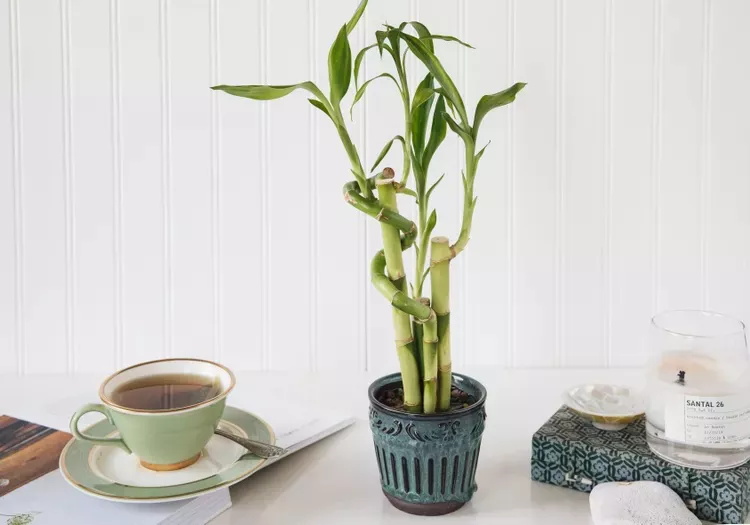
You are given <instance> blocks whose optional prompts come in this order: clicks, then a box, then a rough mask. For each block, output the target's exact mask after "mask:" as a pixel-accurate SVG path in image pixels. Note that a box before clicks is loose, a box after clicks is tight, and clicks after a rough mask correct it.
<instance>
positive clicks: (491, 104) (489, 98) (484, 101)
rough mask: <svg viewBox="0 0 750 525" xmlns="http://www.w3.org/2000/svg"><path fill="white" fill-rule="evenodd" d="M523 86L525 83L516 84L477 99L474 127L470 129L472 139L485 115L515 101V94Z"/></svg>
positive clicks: (477, 132)
mask: <svg viewBox="0 0 750 525" xmlns="http://www.w3.org/2000/svg"><path fill="white" fill-rule="evenodd" d="M524 86H526V84H525V83H523V82H517V83H516V84H513V85H512V86H511V87H509V88H508V89H504V90H503V91H500V92H498V93H493V94H492V95H485V96H483V97H482V98H480V99H479V103H477V110H476V111H475V112H474V126H473V127H472V129H473V134H474V137H476V136H477V135H478V134H479V124H481V123H482V120H483V119H484V117H485V116H486V115H487V113H489V112H490V111H492V110H493V109H495V108H499V107H501V106H505V105H507V104H510V103H511V102H513V101H514V100H516V94H518V92H519V91H521V90H522V89H523V88H524Z"/></svg>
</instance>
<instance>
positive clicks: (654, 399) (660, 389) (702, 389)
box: [646, 351, 748, 431]
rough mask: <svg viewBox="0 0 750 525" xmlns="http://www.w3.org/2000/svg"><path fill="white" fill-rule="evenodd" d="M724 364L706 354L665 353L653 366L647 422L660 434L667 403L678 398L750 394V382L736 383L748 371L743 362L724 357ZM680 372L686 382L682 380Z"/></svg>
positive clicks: (649, 382) (649, 379)
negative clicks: (748, 383) (749, 392)
mask: <svg viewBox="0 0 750 525" xmlns="http://www.w3.org/2000/svg"><path fill="white" fill-rule="evenodd" d="M721 357H722V358H724V359H722V360H721V361H720V360H719V359H717V358H714V357H712V356H708V355H706V354H704V353H698V352H687V351H675V352H664V353H663V354H662V355H661V356H660V358H659V359H658V361H657V362H656V363H655V364H654V365H653V366H651V367H650V368H651V370H650V373H649V378H648V397H649V402H648V408H647V409H646V417H647V418H648V421H649V422H650V423H651V424H652V425H654V426H655V427H657V428H658V429H660V430H662V431H663V430H664V426H665V421H664V420H665V410H666V405H667V403H670V402H673V401H674V399H675V396H682V395H694V396H727V395H732V394H739V393H741V392H748V385H747V382H743V381H737V379H739V378H740V376H741V375H742V374H743V373H744V371H745V369H746V368H747V365H746V363H745V362H744V360H743V361H742V362H737V359H732V358H731V357H730V356H727V355H722V356H721ZM680 372H684V379H683V380H682V381H681V380H680Z"/></svg>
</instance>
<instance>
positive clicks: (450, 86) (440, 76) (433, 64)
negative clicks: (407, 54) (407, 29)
mask: <svg viewBox="0 0 750 525" xmlns="http://www.w3.org/2000/svg"><path fill="white" fill-rule="evenodd" d="M399 34H400V36H401V38H402V39H403V40H404V41H405V42H406V44H407V45H408V46H409V49H410V50H411V52H412V53H414V56H416V57H417V59H418V60H419V61H420V62H422V64H424V66H425V67H426V68H427V70H428V71H429V72H430V73H432V76H434V77H435V80H437V82H438V83H439V84H440V85H441V86H442V88H443V90H444V91H445V96H446V97H447V98H448V99H449V100H450V101H451V102H452V103H453V105H454V106H455V107H456V110H457V111H458V116H459V117H460V119H461V122H462V123H465V124H467V125H468V122H469V119H468V116H467V115H466V108H465V107H464V102H463V99H462V98H461V94H460V93H459V92H458V88H456V84H454V82H453V79H452V78H451V77H450V75H448V72H447V71H446V70H445V68H444V67H443V65H442V64H441V63H440V60H438V58H437V57H436V56H435V54H434V53H433V52H432V51H430V50H429V49H428V48H427V47H426V46H425V44H424V42H422V41H421V40H420V39H418V38H415V37H413V36H411V35H410V34H408V33H404V32H403V31H400V32H399Z"/></svg>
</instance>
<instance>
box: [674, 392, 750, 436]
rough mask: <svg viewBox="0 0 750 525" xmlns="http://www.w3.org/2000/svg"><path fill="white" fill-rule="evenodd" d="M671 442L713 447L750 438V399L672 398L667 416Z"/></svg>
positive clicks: (686, 396) (676, 396) (740, 396)
mask: <svg viewBox="0 0 750 525" xmlns="http://www.w3.org/2000/svg"><path fill="white" fill-rule="evenodd" d="M664 434H665V437H666V438H667V439H671V440H675V441H681V442H683V443H694V444H704V445H713V444H717V443H728V442H731V441H738V440H740V439H745V438H748V437H750V399H749V398H748V396H746V395H732V396H719V397H704V396H688V395H682V394H677V393H675V394H671V395H670V396H668V397H667V400H666V407H665V413H664Z"/></svg>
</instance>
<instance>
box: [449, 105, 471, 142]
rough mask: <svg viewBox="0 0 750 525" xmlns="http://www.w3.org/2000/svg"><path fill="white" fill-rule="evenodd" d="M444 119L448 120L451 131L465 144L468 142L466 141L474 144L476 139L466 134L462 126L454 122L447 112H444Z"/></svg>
mask: <svg viewBox="0 0 750 525" xmlns="http://www.w3.org/2000/svg"><path fill="white" fill-rule="evenodd" d="M443 118H444V119H445V120H446V122H448V125H449V126H450V128H451V130H452V131H453V133H455V134H456V135H458V136H459V137H461V138H462V139H463V141H464V142H466V141H470V142H473V141H474V139H473V138H472V137H471V135H470V134H469V133H468V132H466V131H465V130H464V129H463V128H462V127H461V126H460V125H458V123H457V122H456V121H455V120H453V117H451V116H450V115H449V114H448V113H446V112H445V111H443Z"/></svg>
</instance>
